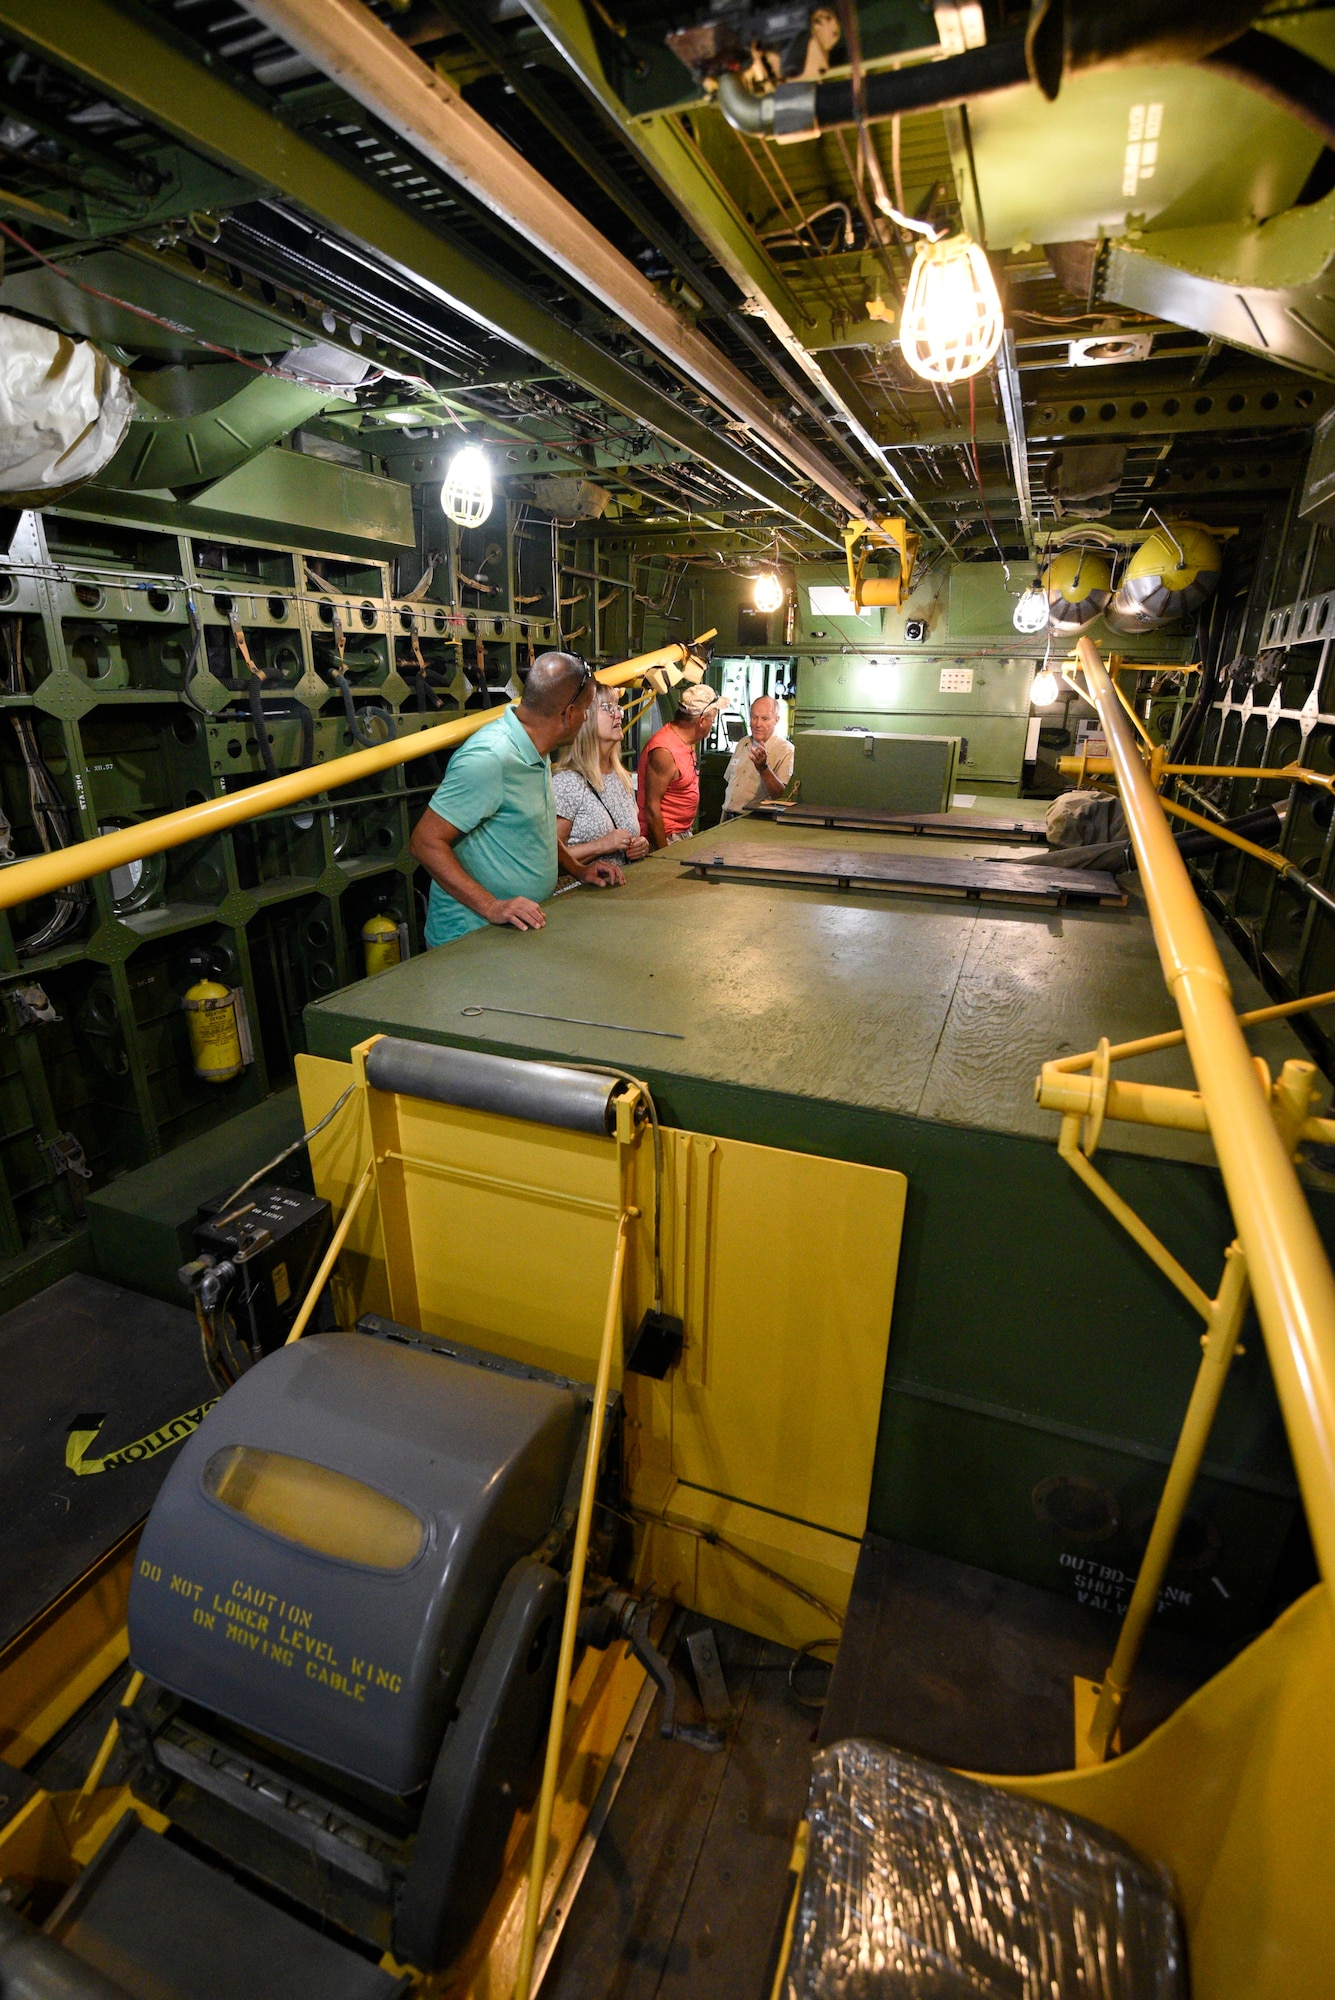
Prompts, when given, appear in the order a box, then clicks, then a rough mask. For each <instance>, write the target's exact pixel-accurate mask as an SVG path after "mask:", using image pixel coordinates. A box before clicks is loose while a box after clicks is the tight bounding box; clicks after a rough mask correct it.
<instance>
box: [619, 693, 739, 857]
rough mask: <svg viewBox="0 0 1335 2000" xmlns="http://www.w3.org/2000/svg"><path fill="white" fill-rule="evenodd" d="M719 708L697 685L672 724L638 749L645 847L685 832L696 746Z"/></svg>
mask: <svg viewBox="0 0 1335 2000" xmlns="http://www.w3.org/2000/svg"><path fill="white" fill-rule="evenodd" d="M722 706H723V697H722V696H721V695H718V694H715V692H714V690H713V688H711V687H706V686H705V685H704V683H703V682H701V683H700V685H699V686H697V687H688V688H687V689H686V691H685V693H684V694H683V695H682V697H681V700H680V701H679V702H678V703H677V713H676V715H675V716H674V717H673V719H672V721H671V722H668V723H665V724H664V726H663V728H662V729H660V730H659V731H658V733H657V735H655V736H651V737H650V738H649V741H648V742H647V743H646V744H645V746H644V749H643V750H642V751H641V753H640V765H639V781H638V797H639V806H640V830H641V831H642V833H643V834H644V836H645V839H646V840H647V841H648V842H649V844H650V846H652V847H666V846H667V844H668V842H669V841H670V840H676V839H677V838H678V837H679V836H680V835H681V834H683V833H689V832H690V830H691V827H692V825H693V823H694V820H695V809H696V807H697V806H698V805H699V803H700V773H699V771H698V770H697V769H696V765H695V752H696V746H697V745H698V744H700V743H703V742H704V740H705V738H706V736H708V734H709V732H710V730H711V729H712V728H713V727H714V721H715V718H716V716H717V715H718V712H719V709H720V708H721V707H722Z"/></svg>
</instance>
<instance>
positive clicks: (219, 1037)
mask: <svg viewBox="0 0 1335 2000" xmlns="http://www.w3.org/2000/svg"><path fill="white" fill-rule="evenodd" d="M181 1006H182V1008H183V1010H184V1012H185V1020H186V1027H187V1029H188V1031H189V1035H190V1055H191V1059H192V1060H193V1062H194V1066H195V1075H196V1076H197V1077H200V1078H201V1079H202V1080H203V1082H205V1083H228V1082H230V1080H231V1078H232V1077H234V1076H240V1074H241V1072H242V1070H243V1069H244V1068H245V1067H246V1057H245V1052H244V1050H243V1048H242V1044H241V1032H240V1027H239V1024H238V1022H237V1017H236V997H235V995H234V994H233V993H232V992H230V991H229V989H228V988H227V987H226V986H220V985H219V983H218V981H217V980H216V979H200V980H197V981H196V982H195V984H194V985H193V986H192V987H191V988H190V990H189V992H188V993H187V994H186V996H185V998H184V1000H182V1002H181Z"/></svg>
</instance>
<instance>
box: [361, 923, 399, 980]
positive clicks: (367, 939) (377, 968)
mask: <svg viewBox="0 0 1335 2000" xmlns="http://www.w3.org/2000/svg"><path fill="white" fill-rule="evenodd" d="M362 949H363V951H364V953H365V957H366V976H367V978H368V979H369V978H370V977H371V974H372V973H373V972H385V971H387V970H388V968H389V967H390V966H391V965H397V964H398V963H399V961H400V960H401V959H402V957H403V947H402V944H401V941H400V938H399V927H398V925H397V924H396V923H395V921H394V919H393V917H387V916H384V915H383V914H382V915H379V916H375V917H368V918H367V919H366V922H365V923H364V924H363V925H362Z"/></svg>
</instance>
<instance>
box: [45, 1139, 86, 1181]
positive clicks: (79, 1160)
mask: <svg viewBox="0 0 1335 2000" xmlns="http://www.w3.org/2000/svg"><path fill="white" fill-rule="evenodd" d="M37 1145H38V1147H39V1148H40V1150H41V1151H42V1152H43V1153H45V1154H46V1157H47V1159H48V1160H49V1161H50V1162H51V1171H52V1174H53V1175H55V1176H57V1177H58V1176H59V1175H61V1174H74V1175H76V1176H77V1178H78V1179H79V1180H81V1181H90V1180H91V1179H92V1178H93V1170H92V1168H91V1167H90V1166H89V1164H88V1162H87V1160H86V1159H85V1158H84V1151H83V1147H82V1146H81V1145H80V1144H79V1141H78V1140H77V1139H76V1138H75V1136H74V1134H73V1133H72V1132H58V1133H57V1134H56V1136H55V1138H54V1139H38V1141H37Z"/></svg>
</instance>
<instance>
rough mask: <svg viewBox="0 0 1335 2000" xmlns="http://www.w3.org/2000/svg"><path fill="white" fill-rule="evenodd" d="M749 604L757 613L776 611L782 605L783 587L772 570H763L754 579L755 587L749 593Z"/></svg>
mask: <svg viewBox="0 0 1335 2000" xmlns="http://www.w3.org/2000/svg"><path fill="white" fill-rule="evenodd" d="M751 602H752V603H753V604H754V605H755V607H756V610H757V611H764V612H766V613H768V612H771V611H777V610H778V609H779V607H780V605H781V604H782V603H783V585H782V583H781V582H780V581H779V579H778V577H777V576H776V575H775V574H774V572H773V570H772V569H765V570H762V571H761V572H760V575H759V576H758V577H757V578H756V587H755V589H754V590H753V591H752V592H751Z"/></svg>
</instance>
